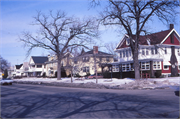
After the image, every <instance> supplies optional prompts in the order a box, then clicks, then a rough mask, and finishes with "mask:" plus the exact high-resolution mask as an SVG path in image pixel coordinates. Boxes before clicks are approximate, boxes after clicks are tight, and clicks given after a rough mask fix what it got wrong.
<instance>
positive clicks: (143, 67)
mask: <svg viewBox="0 0 180 119" xmlns="http://www.w3.org/2000/svg"><path fill="white" fill-rule="evenodd" d="M149 69H150V65H149V62H141V70H149Z"/></svg>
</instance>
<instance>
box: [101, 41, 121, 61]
mask: <svg viewBox="0 0 180 119" xmlns="http://www.w3.org/2000/svg"><path fill="white" fill-rule="evenodd" d="M117 44H118V43H117V42H109V43H105V45H104V46H105V48H106V50H107V52H108V53H110V54H112V55H114V59H115V60H117V58H118V55H117V53H116V52H114V50H115V49H116V46H117Z"/></svg>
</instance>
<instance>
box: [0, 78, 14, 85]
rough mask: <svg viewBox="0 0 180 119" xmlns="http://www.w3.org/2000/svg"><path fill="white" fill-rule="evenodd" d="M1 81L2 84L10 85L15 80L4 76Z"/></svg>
mask: <svg viewBox="0 0 180 119" xmlns="http://www.w3.org/2000/svg"><path fill="white" fill-rule="evenodd" d="M0 82H1V84H2V85H5V84H7V85H8V84H9V85H12V83H13V80H11V79H10V78H2V79H1V80H0Z"/></svg>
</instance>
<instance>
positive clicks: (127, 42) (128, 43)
mask: <svg viewBox="0 0 180 119" xmlns="http://www.w3.org/2000/svg"><path fill="white" fill-rule="evenodd" d="M126 45H127V46H129V45H130V39H129V38H126Z"/></svg>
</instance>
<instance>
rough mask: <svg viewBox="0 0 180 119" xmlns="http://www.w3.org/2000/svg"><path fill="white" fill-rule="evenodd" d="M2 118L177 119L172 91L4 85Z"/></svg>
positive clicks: (175, 97) (177, 114)
mask: <svg viewBox="0 0 180 119" xmlns="http://www.w3.org/2000/svg"><path fill="white" fill-rule="evenodd" d="M1 117H2V118H133V117H136V118H155V117H156V118H161V117H166V118H177V117H179V97H178V96H175V94H174V92H173V90H170V89H159V90H110V89H103V90H102V89H81V88H62V87H53V86H43V85H28V84H13V85H12V86H10V85H7V86H1Z"/></svg>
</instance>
